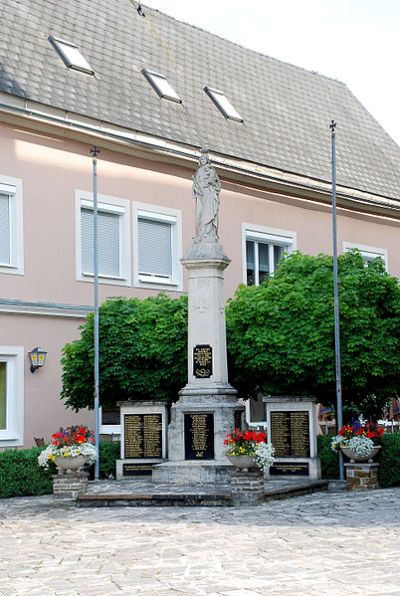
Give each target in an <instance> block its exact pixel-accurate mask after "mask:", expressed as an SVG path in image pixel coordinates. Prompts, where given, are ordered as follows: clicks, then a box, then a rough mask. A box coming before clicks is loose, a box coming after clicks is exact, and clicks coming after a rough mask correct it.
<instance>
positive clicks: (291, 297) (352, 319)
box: [227, 251, 400, 417]
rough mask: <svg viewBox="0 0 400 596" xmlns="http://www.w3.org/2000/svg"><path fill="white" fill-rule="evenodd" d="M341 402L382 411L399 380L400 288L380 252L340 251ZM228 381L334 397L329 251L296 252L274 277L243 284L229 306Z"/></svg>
mask: <svg viewBox="0 0 400 596" xmlns="http://www.w3.org/2000/svg"><path fill="white" fill-rule="evenodd" d="M338 268H339V302H340V335H341V356H342V359H341V360H342V387H343V402H344V404H345V406H346V410H345V414H347V417H351V415H355V414H358V413H363V414H364V415H366V416H368V417H369V416H374V417H376V416H379V415H380V414H381V411H382V409H383V407H384V406H385V404H386V402H387V400H388V399H389V398H391V397H393V396H395V395H396V394H397V393H398V392H399V388H400V387H399V386H400V359H399V349H400V288H399V283H398V280H397V279H396V278H394V277H392V276H390V275H388V274H387V272H386V270H385V267H384V264H383V262H382V261H381V260H380V259H376V260H374V261H371V262H370V263H368V266H365V263H364V261H363V259H362V256H361V255H360V253H358V252H357V251H353V252H351V253H346V254H344V255H342V256H340V257H339V260H338ZM227 332H228V348H229V361H230V381H231V383H232V384H233V385H234V386H236V387H237V388H238V389H239V390H240V392H241V394H242V395H245V396H249V395H256V394H257V393H259V392H262V393H263V394H275V395H307V394H312V395H315V396H316V397H317V398H318V400H319V401H321V402H322V403H324V404H326V405H328V404H329V405H332V404H334V403H335V391H336V385H335V355H334V317H333V263H332V257H329V256H325V255H319V256H316V257H315V256H306V255H302V254H300V253H294V254H292V255H290V256H289V257H287V258H286V259H284V260H283V261H282V263H281V265H280V267H279V269H278V271H277V272H276V274H275V276H274V277H273V278H270V279H269V280H267V281H266V282H265V283H263V284H262V285H260V286H258V287H255V286H251V287H246V286H241V287H240V288H239V289H238V291H237V293H236V296H235V298H234V299H233V300H232V301H231V302H230V303H229V304H228V308H227Z"/></svg>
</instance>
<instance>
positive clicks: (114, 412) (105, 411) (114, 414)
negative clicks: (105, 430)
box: [101, 408, 121, 424]
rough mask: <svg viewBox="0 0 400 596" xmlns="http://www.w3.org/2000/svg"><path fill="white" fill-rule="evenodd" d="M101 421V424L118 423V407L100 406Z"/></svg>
mask: <svg viewBox="0 0 400 596" xmlns="http://www.w3.org/2000/svg"><path fill="white" fill-rule="evenodd" d="M101 422H102V424H120V423H121V420H120V409H119V408H115V409H114V408H113V409H111V408H102V409H101Z"/></svg>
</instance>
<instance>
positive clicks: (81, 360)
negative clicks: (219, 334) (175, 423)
mask: <svg viewBox="0 0 400 596" xmlns="http://www.w3.org/2000/svg"><path fill="white" fill-rule="evenodd" d="M99 321H100V323H99V339H100V403H101V405H103V406H113V405H115V403H116V402H117V401H123V400H128V399H132V400H152V399H158V400H165V401H173V400H176V399H177V397H178V391H179V390H180V389H181V388H182V387H183V386H184V385H185V383H186V380H187V364H186V358H187V299H186V297H185V296H182V297H181V298H179V299H172V298H169V297H168V296H166V295H164V294H160V295H159V296H156V297H152V298H146V299H144V300H140V299H138V298H113V299H109V300H106V301H105V302H104V303H103V304H102V305H101V306H100V309H99ZM93 326H94V317H93V314H91V315H89V317H88V318H87V320H86V322H85V323H84V324H83V325H82V326H81V328H80V330H81V337H80V339H78V340H76V341H73V342H72V343H69V344H67V345H66V346H65V347H64V349H63V354H62V359H61V364H62V367H63V378H62V380H63V387H62V392H61V397H62V399H64V400H65V403H66V405H67V406H68V407H70V408H72V409H74V410H76V411H78V410H79V409H80V408H85V407H89V408H92V407H93V400H94V398H93V395H94V382H93V361H94V347H93Z"/></svg>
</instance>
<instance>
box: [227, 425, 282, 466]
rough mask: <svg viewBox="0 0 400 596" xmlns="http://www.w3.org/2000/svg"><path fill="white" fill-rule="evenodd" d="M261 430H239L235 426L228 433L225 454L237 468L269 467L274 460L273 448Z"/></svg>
mask: <svg viewBox="0 0 400 596" xmlns="http://www.w3.org/2000/svg"><path fill="white" fill-rule="evenodd" d="M266 441H267V435H266V434H265V432H262V431H251V430H244V431H241V430H239V429H238V428H235V429H234V431H233V433H228V434H227V435H226V439H225V441H224V445H227V446H228V449H227V450H226V451H225V455H226V456H227V458H228V459H229V461H230V462H231V463H232V464H233V465H234V466H235V467H237V468H256V467H259V468H263V469H264V468H269V467H270V466H271V465H272V463H273V461H274V453H275V450H274V448H273V447H272V445H270V444H268V443H267V442H266Z"/></svg>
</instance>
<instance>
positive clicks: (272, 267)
mask: <svg viewBox="0 0 400 596" xmlns="http://www.w3.org/2000/svg"><path fill="white" fill-rule="evenodd" d="M242 238H243V263H244V267H243V282H244V283H245V284H247V285H248V286H254V285H256V286H258V285H259V284H260V283H261V282H262V281H263V280H264V279H265V278H267V277H270V276H271V275H273V274H274V273H275V271H276V268H277V267H278V264H279V261H280V259H281V258H282V257H283V255H284V254H288V253H290V252H292V251H293V250H295V248H296V247H295V244H296V234H295V232H288V231H285V230H276V229H273V228H267V227H264V226H254V225H251V224H243V234H242Z"/></svg>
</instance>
